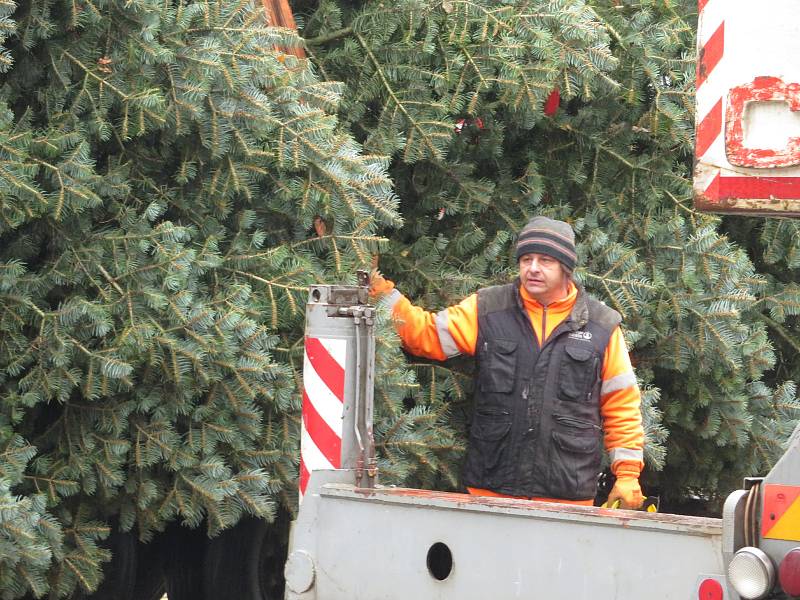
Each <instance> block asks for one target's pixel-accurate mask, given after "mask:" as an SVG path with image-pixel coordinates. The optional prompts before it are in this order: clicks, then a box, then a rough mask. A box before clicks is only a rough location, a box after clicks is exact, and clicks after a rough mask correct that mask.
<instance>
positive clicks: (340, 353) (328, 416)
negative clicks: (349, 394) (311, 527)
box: [300, 337, 347, 497]
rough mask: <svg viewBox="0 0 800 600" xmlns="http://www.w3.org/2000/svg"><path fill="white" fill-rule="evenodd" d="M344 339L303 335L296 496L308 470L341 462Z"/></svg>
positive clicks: (306, 477)
mask: <svg viewBox="0 0 800 600" xmlns="http://www.w3.org/2000/svg"><path fill="white" fill-rule="evenodd" d="M346 357H347V340H344V339H335V338H315V337H306V343H305V356H304V359H303V423H302V426H301V433H300V496H301V497H302V496H303V495H304V494H305V492H306V486H307V485H308V478H309V475H310V473H311V471H314V470H316V469H338V468H339V467H340V466H341V464H342V415H343V411H344V375H345V360H346Z"/></svg>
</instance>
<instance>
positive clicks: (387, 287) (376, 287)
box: [369, 269, 394, 298]
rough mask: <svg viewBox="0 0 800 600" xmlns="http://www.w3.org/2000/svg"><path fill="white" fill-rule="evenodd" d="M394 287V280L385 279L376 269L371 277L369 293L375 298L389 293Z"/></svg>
mask: <svg viewBox="0 0 800 600" xmlns="http://www.w3.org/2000/svg"><path fill="white" fill-rule="evenodd" d="M393 289H394V282H393V281H389V280H388V279H385V278H384V277H383V275H381V272H380V271H378V270H377V269H375V270H374V271H372V275H370V278H369V295H370V296H372V297H373V298H379V297H380V296H383V295H384V294H388V293H389V292H391V291H392V290H393Z"/></svg>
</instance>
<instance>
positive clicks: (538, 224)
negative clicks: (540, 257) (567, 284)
mask: <svg viewBox="0 0 800 600" xmlns="http://www.w3.org/2000/svg"><path fill="white" fill-rule="evenodd" d="M531 252H536V253H538V254H546V255H547V256H552V257H553V258H555V259H556V260H557V261H558V262H560V263H561V264H562V265H564V266H565V267H566V268H567V269H569V270H570V271H574V270H575V263H577V262H578V255H577V254H576V253H575V232H574V231H572V227H570V225H569V223H565V222H564V221H556V220H555V219H549V218H547V217H533V218H532V219H531V220H530V221H528V224H527V225H525V227H523V228H522V231H520V232H519V238H517V260H519V258H520V256H522V255H523V254H530V253H531Z"/></svg>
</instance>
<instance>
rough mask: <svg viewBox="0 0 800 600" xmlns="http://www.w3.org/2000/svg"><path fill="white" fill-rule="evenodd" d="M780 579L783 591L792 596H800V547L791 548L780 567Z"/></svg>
mask: <svg viewBox="0 0 800 600" xmlns="http://www.w3.org/2000/svg"><path fill="white" fill-rule="evenodd" d="M778 580H779V581H780V582H781V587H782V588H783V591H784V592H786V593H787V594H789V595H790V596H800V548H794V549H792V550H789V552H788V553H787V554H786V556H784V557H783V560H782V561H781V566H780V567H778Z"/></svg>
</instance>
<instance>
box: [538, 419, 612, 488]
mask: <svg viewBox="0 0 800 600" xmlns="http://www.w3.org/2000/svg"><path fill="white" fill-rule="evenodd" d="M588 425H589V427H586V428H570V430H569V431H568V432H564V431H553V433H552V436H553V447H552V450H551V452H550V478H549V479H550V485H551V493H552V497H553V498H562V499H564V500H586V499H587V498H594V496H595V488H596V482H597V473H598V472H599V468H600V465H599V459H600V455H599V446H600V435H599V432H598V431H597V429H596V428H595V427H594V426H593V425H591V424H588Z"/></svg>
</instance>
